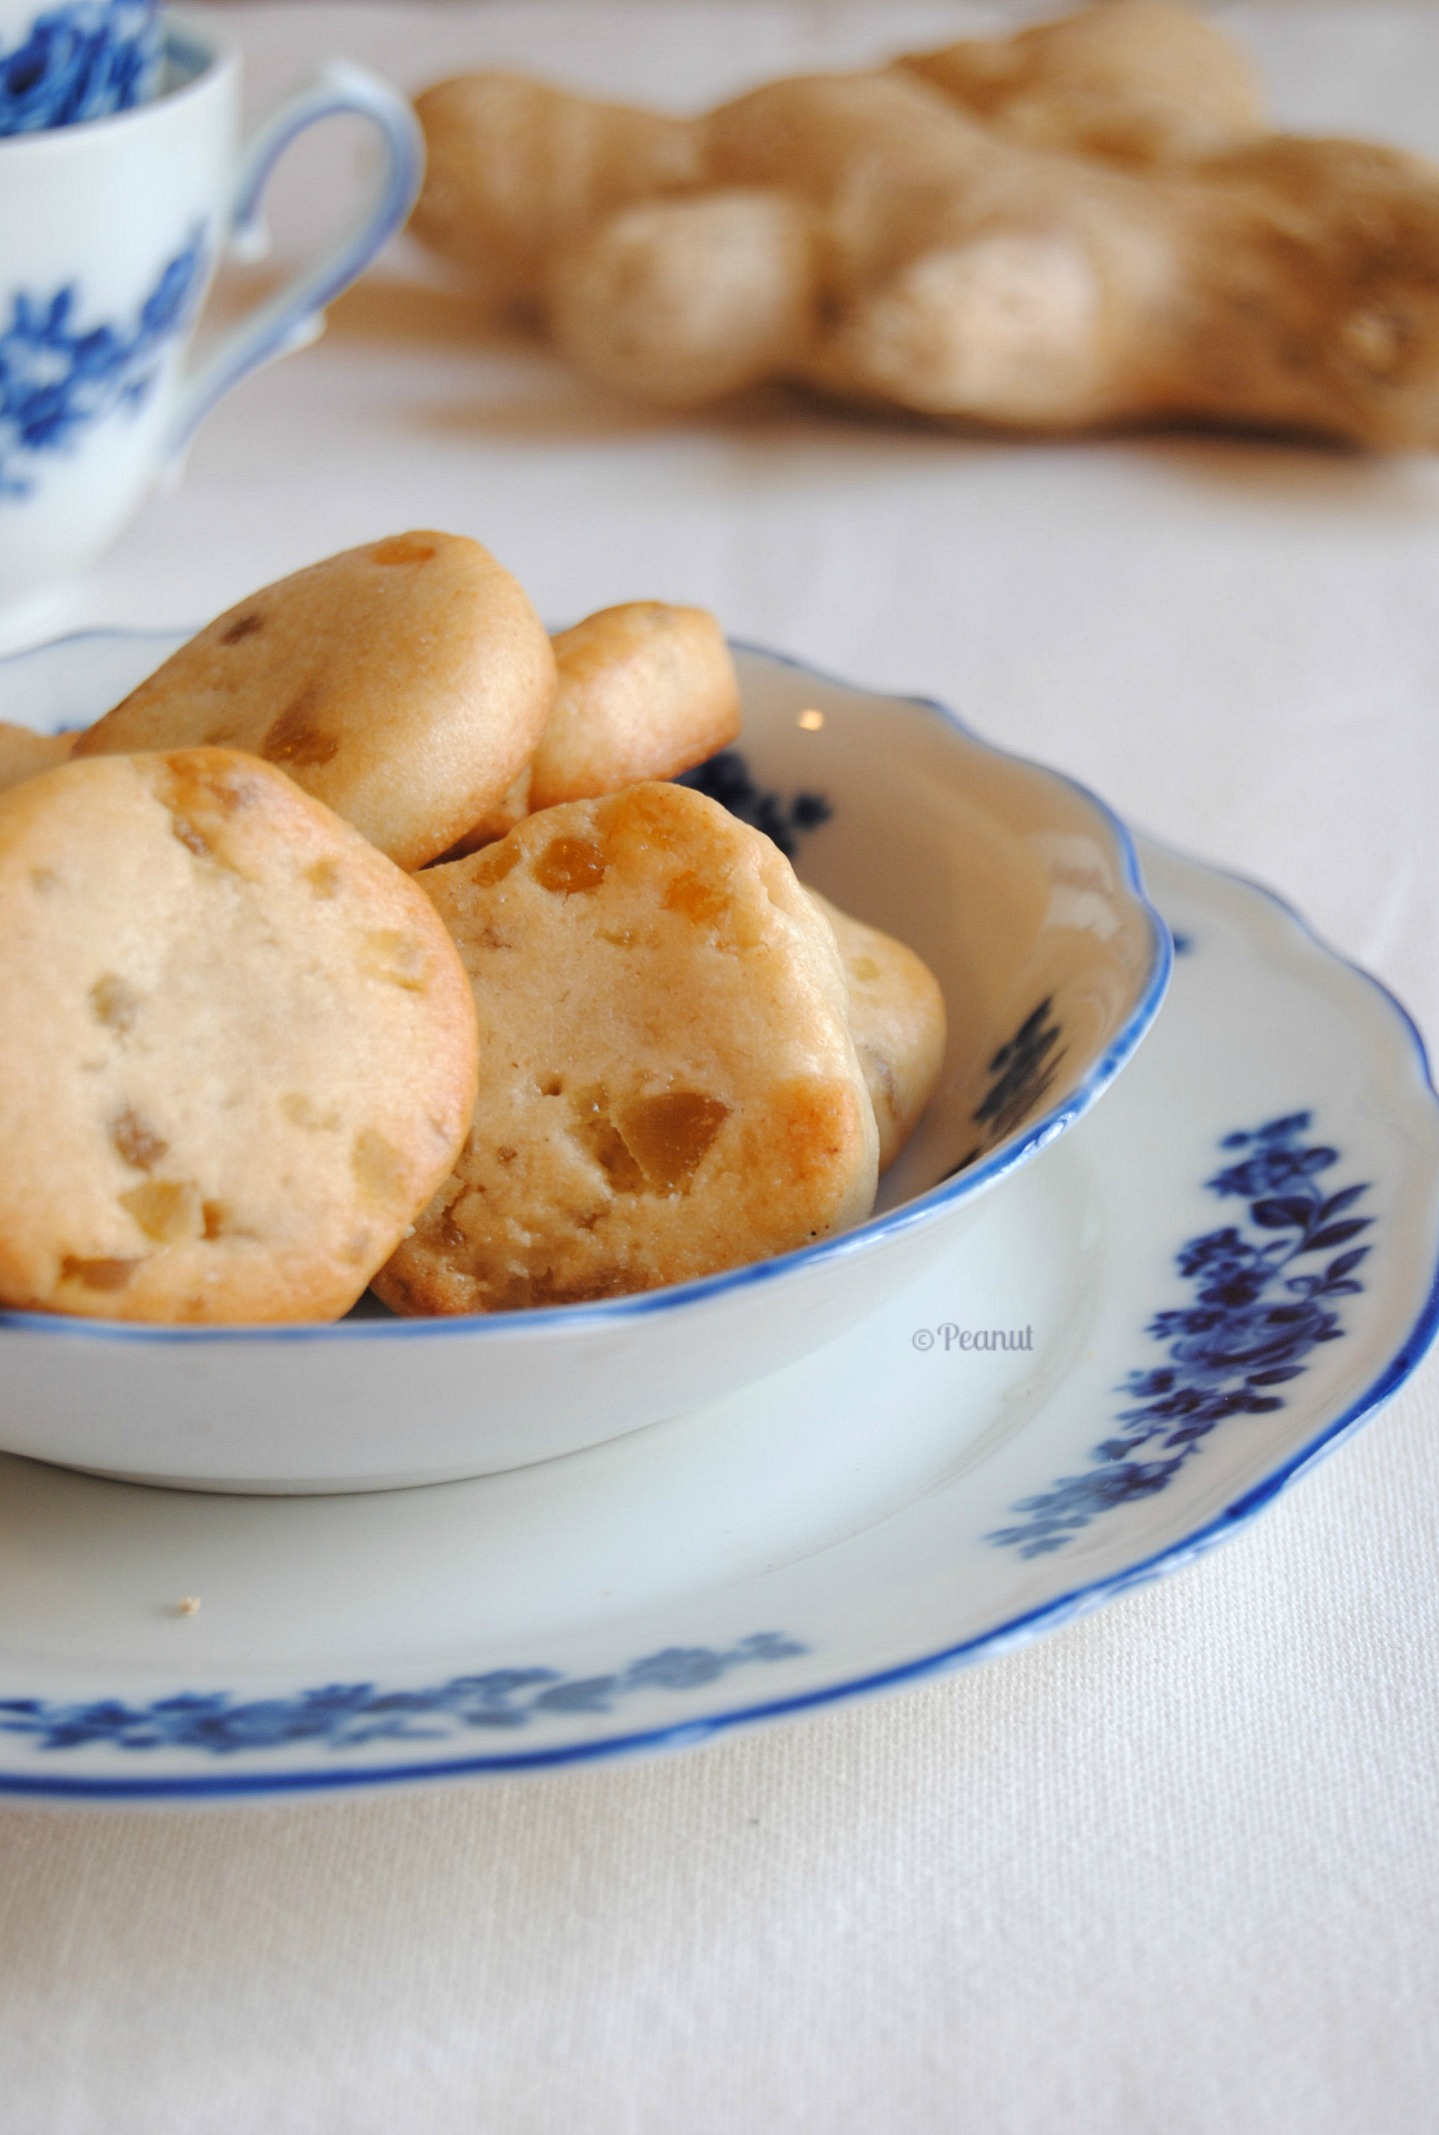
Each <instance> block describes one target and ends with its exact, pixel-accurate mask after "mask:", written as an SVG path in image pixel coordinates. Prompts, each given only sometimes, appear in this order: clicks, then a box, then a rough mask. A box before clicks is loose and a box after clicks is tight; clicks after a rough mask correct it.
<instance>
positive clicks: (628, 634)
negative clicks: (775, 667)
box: [529, 600, 740, 809]
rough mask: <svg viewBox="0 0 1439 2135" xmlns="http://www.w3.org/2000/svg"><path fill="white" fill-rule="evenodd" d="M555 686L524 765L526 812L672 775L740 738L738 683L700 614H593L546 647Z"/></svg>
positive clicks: (707, 618)
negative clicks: (549, 651)
mask: <svg viewBox="0 0 1439 2135" xmlns="http://www.w3.org/2000/svg"><path fill="white" fill-rule="evenodd" d="M554 646H555V666H556V669H557V671H558V677H559V680H558V685H557V687H556V690H555V702H554V709H553V710H552V711H551V713H550V716H549V718H548V720H547V721H546V722H545V730H544V732H543V734H541V736H540V740H539V746H538V747H537V748H536V750H535V753H534V756H533V758H532V759H531V763H530V792H529V805H530V807H531V808H532V809H535V808H555V807H558V806H559V805H560V803H561V802H562V801H583V800H594V799H597V798H598V797H599V795H600V794H602V793H618V792H619V791H620V790H621V788H622V787H624V786H634V785H638V784H639V783H640V781H641V780H642V779H659V778H676V777H678V775H679V773H680V772H681V771H688V770H689V769H690V767H691V765H692V764H700V763H703V762H704V760H705V758H706V757H707V756H713V754H714V752H715V750H716V749H722V748H724V747H725V745H726V743H727V742H731V741H733V740H734V738H735V736H736V734H738V732H739V725H740V708H739V684H738V682H737V681H736V680H735V671H734V661H733V660H732V659H731V658H730V654H729V647H728V646H727V645H726V643H725V641H724V634H723V632H722V631H721V629H720V627H719V624H718V623H717V622H716V621H715V619H714V617H713V616H712V615H710V614H709V613H708V612H707V610H705V609H704V608H673V607H670V606H669V605H668V603H666V602H665V601H661V600H632V601H626V602H625V603H624V605H623V606H621V607H618V608H601V609H600V610H599V612H598V614H596V615H587V616H586V617H585V619H584V621H583V622H582V623H576V624H575V626H574V628H573V629H572V630H562V631H561V632H560V634H559V636H558V637H557V638H556V639H555V641H554Z"/></svg>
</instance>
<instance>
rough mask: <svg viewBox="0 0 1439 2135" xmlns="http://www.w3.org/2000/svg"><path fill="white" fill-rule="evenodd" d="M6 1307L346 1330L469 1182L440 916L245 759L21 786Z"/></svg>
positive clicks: (3, 1148) (465, 1010)
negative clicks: (408, 1247) (375, 1283)
mask: <svg viewBox="0 0 1439 2135" xmlns="http://www.w3.org/2000/svg"><path fill="white" fill-rule="evenodd" d="M0 931H3V935H4V940H5V945H6V953H5V957H4V959H3V962H0V1088H3V1090H4V1092H5V1104H4V1107H3V1109H0V1301H3V1302H4V1303H6V1304H8V1305H12V1306H29V1307H34V1308H37V1309H39V1310H43V1311H56V1312H73V1313H90V1314H97V1315H100V1316H102V1317H105V1318H109V1319H125V1320H151V1321H210V1322H222V1321H252V1322H267V1321H282V1320H307V1319H332V1318H334V1317H336V1316H337V1315H338V1314H340V1313H342V1312H344V1311H345V1310H346V1309H347V1308H348V1307H349V1306H350V1305H351V1304H353V1303H354V1301H355V1299H356V1298H357V1297H358V1296H359V1295H360V1293H361V1291H362V1290H363V1289H364V1288H365V1285H366V1283H367V1282H368V1280H369V1278H370V1276H371V1275H372V1274H373V1272H374V1270H375V1269H376V1268H377V1267H378V1266H379V1265H380V1263H381V1262H382V1261H383V1260H385V1258H386V1257H387V1256H388V1254H389V1253H390V1252H391V1251H392V1250H393V1248H394V1246H395V1244H396V1243H397V1241H398V1240H399V1239H400V1238H401V1237H402V1236H403V1234H404V1232H405V1229H406V1227H407V1225H408V1224H409V1223H410V1222H411V1220H412V1218H413V1217H414V1215H415V1214H416V1212H417V1211H418V1210H419V1209H420V1208H422V1207H423V1206H424V1204H425V1202H426V1201H427V1200H428V1199H429V1197H430V1195H431V1194H432V1193H433V1192H434V1190H435V1187H436V1186H437V1185H438V1184H439V1182H440V1180H442V1179H443V1178H444V1177H445V1176H446V1174H447V1173H448V1171H449V1167H450V1165H451V1163H452V1162H453V1160H454V1158H455V1155H456V1153H457V1151H458V1150H459V1148H460V1147H461V1145H462V1143H463V1140H464V1135H465V1130H466V1127H467V1125H468V1122H469V1118H470V1112H471V1108H472V1106H473V1103H474V1092H475V1020H474V1009H473V1006H472V1005H471V998H470V989H469V986H468V984H467V982H466V978H465V973H464V971H463V969H462V967H461V965H460V962H459V959H458V957H457V956H456V954H455V952H454V949H453V947H452V946H451V943H450V941H449V938H448V936H447V935H446V933H445V930H444V928H443V926H442V925H441V924H440V923H439V921H438V919H437V917H436V914H435V910H434V907H433V905H432V904H431V903H430V902H429V900H428V899H427V898H426V897H425V895H424V893H423V892H422V891H421V890H419V889H418V888H417V887H416V885H415V884H414V882H413V881H412V880H411V879H410V878H409V877H408V876H406V875H404V874H402V873H401V872H400V870H399V869H398V868H397V867H395V866H394V865H393V864H392V863H391V862H390V861H388V860H387V859H385V857H384V855H383V854H382V853H377V852H376V851H375V849H374V847H373V846H371V845H369V844H367V843H366V841H365V840H364V839H363V838H362V837H361V836H360V834H359V832H358V831H356V830H352V829H351V828H350V826H349V825H348V824H347V823H342V822H341V821H340V820H339V818H338V817H337V816H335V815H332V814H331V813H330V811H329V810H328V809H327V808H324V807H322V806H321V805H320V804H319V803H318V802H317V801H313V800H311V799H310V798H309V797H308V795H306V794H303V793H301V791H300V790H299V788H298V787H297V786H295V785H293V784H292V783H291V782H290V780H289V779H287V778H286V777H284V776H283V774H282V773H281V772H279V771H276V770H272V769H271V768H270V767H269V766H268V765H266V764H262V763H260V762H258V761H257V760H256V759H255V758H254V757H249V756H242V755H240V754H239V753H237V752H235V751H232V750H228V749H194V750H185V751H179V752H176V753H174V754H170V755H163V756H160V755H155V756H117V757H105V758H99V759H96V760H93V761H85V762H73V761H72V762H71V763H68V764H64V765H62V766H61V767H60V768H59V769H58V770H54V771H48V772H46V773H44V774H43V775H42V776H40V777H38V778H33V779H30V780H27V782H26V783H25V784H24V785H22V786H16V787H14V788H12V790H11V791H10V792H9V793H7V794H4V795H0Z"/></svg>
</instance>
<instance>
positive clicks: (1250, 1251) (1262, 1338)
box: [988, 1112, 1374, 1557]
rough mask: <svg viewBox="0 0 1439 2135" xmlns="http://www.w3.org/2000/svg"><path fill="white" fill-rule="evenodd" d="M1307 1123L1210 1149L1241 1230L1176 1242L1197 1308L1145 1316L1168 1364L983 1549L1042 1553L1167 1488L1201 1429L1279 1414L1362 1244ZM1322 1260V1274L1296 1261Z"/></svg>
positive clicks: (1364, 1222)
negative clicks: (1220, 1162) (1083, 1457)
mask: <svg viewBox="0 0 1439 2135" xmlns="http://www.w3.org/2000/svg"><path fill="white" fill-rule="evenodd" d="M1312 1124H1313V1119H1312V1115H1311V1114H1310V1113H1308V1112H1288V1113H1285V1114H1284V1116H1283V1117H1282V1118H1280V1119H1271V1120H1269V1121H1267V1122H1266V1123H1265V1124H1264V1125H1263V1126H1262V1127H1253V1128H1242V1129H1240V1130H1238V1131H1237V1132H1235V1133H1233V1134H1228V1135H1226V1136H1225V1138H1224V1140H1223V1142H1222V1143H1221V1144H1220V1147H1221V1148H1223V1149H1227V1150H1230V1151H1232V1152H1234V1160H1233V1161H1232V1162H1231V1163H1229V1164H1226V1165H1225V1167H1224V1169H1223V1170H1222V1171H1219V1172H1216V1173H1215V1175H1214V1177H1213V1178H1212V1179H1207V1180H1206V1181H1205V1184H1206V1185H1207V1187H1208V1188H1209V1191H1210V1192H1211V1193H1214V1194H1217V1195H1219V1196H1220V1198H1221V1199H1235V1198H1237V1199H1240V1200H1244V1201H1247V1202H1248V1204H1249V1228H1247V1229H1241V1228H1240V1227H1239V1226H1238V1225H1237V1224H1226V1225H1225V1226H1224V1228H1223V1229H1221V1230H1217V1231H1206V1232H1204V1233H1203V1235H1202V1236H1200V1237H1197V1238H1191V1239H1190V1240H1189V1241H1188V1243H1187V1244H1185V1245H1183V1246H1181V1247H1180V1250H1179V1252H1178V1253H1177V1254H1176V1256H1175V1259H1176V1263H1177V1265H1178V1268H1179V1272H1180V1274H1181V1275H1182V1276H1184V1278H1185V1279H1186V1281H1188V1282H1191V1283H1193V1284H1194V1285H1195V1301H1194V1303H1193V1304H1191V1305H1183V1306H1179V1307H1177V1308H1175V1309H1172V1310H1168V1311H1164V1312H1158V1313H1156V1314H1155V1316H1154V1318H1153V1319H1152V1320H1151V1321H1150V1323H1149V1328H1148V1331H1149V1333H1150V1334H1151V1335H1153V1337H1154V1339H1155V1340H1156V1341H1158V1342H1163V1343H1165V1344H1166V1346H1167V1348H1168V1351H1169V1362H1168V1363H1167V1364H1163V1365H1160V1366H1159V1367H1158V1368H1157V1369H1154V1370H1149V1371H1133V1372H1131V1373H1130V1375H1129V1377H1128V1378H1127V1379H1126V1380H1125V1381H1124V1383H1123V1385H1122V1387H1121V1388H1120V1391H1121V1392H1122V1393H1125V1394H1128V1395H1130V1396H1131V1397H1132V1398H1133V1399H1134V1401H1135V1402H1136V1404H1137V1405H1136V1406H1134V1407H1132V1408H1125V1409H1121V1410H1120V1411H1119V1414H1118V1416H1117V1417H1116V1418H1115V1421H1116V1422H1117V1423H1118V1424H1119V1425H1120V1426H1121V1429H1120V1430H1119V1432H1118V1433H1117V1434H1116V1435H1115V1436H1113V1437H1110V1438H1106V1439H1105V1440H1104V1441H1103V1443H1102V1444H1100V1445H1097V1446H1096V1447H1095V1448H1094V1450H1093V1452H1092V1453H1091V1454H1090V1460H1091V1461H1092V1462H1093V1466H1092V1467H1090V1468H1088V1469H1086V1470H1085V1472H1084V1473H1083V1474H1082V1475H1066V1476H1063V1477H1061V1479H1060V1480H1059V1481H1058V1482H1056V1483H1055V1484H1054V1486H1053V1488H1052V1489H1049V1490H1046V1491H1044V1492H1042V1493H1041V1494H1040V1495H1038V1496H1036V1497H1026V1498H1021V1499H1020V1500H1019V1502H1018V1503H1017V1504H1016V1505H1014V1506H1013V1507H1012V1508H1011V1509H1012V1510H1013V1511H1015V1512H1019V1513H1023V1514H1024V1515H1025V1517H1024V1519H1023V1520H1022V1521H1021V1522H1020V1523H1019V1524H1018V1525H1016V1526H1013V1527H1001V1528H998V1529H996V1530H995V1531H994V1532H993V1533H992V1534H991V1535H990V1536H989V1537H988V1539H989V1540H990V1541H991V1542H995V1543H998V1544H999V1545H1001V1547H1010V1548H1015V1549H1017V1550H1018V1551H1019V1554H1020V1555H1021V1556H1022V1557H1039V1556H1044V1555H1046V1554H1048V1552H1050V1551H1051V1550H1056V1549H1062V1548H1063V1547H1064V1545H1065V1543H1066V1542H1068V1541H1069V1540H1070V1539H1071V1538H1072V1537H1073V1536H1074V1535H1075V1534H1076V1533H1077V1532H1078V1531H1079V1530H1080V1528H1082V1527H1087V1526H1088V1525H1089V1524H1090V1522H1091V1520H1094V1519H1097V1518H1098V1517H1099V1515H1100V1514H1101V1513H1105V1512H1109V1511H1111V1510H1112V1509H1113V1508H1114V1507H1115V1506H1116V1505H1125V1504H1129V1503H1131V1502H1132V1501H1133V1500H1134V1499H1135V1498H1144V1497H1151V1496H1153V1495H1154V1493H1155V1492H1156V1491H1159V1490H1166V1489H1168V1487H1169V1485H1170V1484H1171V1483H1172V1482H1173V1481H1174V1478H1175V1477H1176V1475H1178V1473H1179V1471H1180V1469H1181V1468H1182V1467H1183V1466H1184V1464H1185V1462H1186V1461H1188V1460H1191V1459H1192V1458H1193V1456H1194V1455H1195V1454H1196V1453H1197V1452H1198V1450H1199V1447H1200V1443H1201V1441H1202V1440H1203V1439H1205V1438H1207V1437H1208V1436H1209V1433H1210V1432H1211V1431H1213V1430H1216V1429H1217V1428H1218V1427H1219V1425H1220V1424H1222V1423H1227V1422H1228V1420H1229V1418H1230V1417H1231V1416H1244V1415H1248V1416H1263V1415H1267V1414H1269V1413H1271V1412H1272V1411H1273V1410H1275V1409H1279V1408H1283V1406H1284V1397H1283V1395H1282V1394H1279V1393H1277V1392H1276V1391H1275V1389H1276V1388H1277V1387H1280V1386H1283V1385H1285V1384H1286V1383H1287V1382H1288V1381H1289V1380H1291V1379H1297V1378H1299V1377H1300V1376H1301V1374H1302V1373H1303V1372H1305V1371H1307V1369H1308V1368H1309V1364H1310V1362H1311V1361H1312V1353H1313V1351H1314V1350H1315V1349H1316V1348H1317V1347H1318V1345H1319V1344H1320V1343H1321V1342H1337V1341H1339V1340H1340V1339H1341V1338H1342V1337H1343V1335H1344V1332H1345V1330H1344V1328H1343V1326H1342V1325H1341V1323H1340V1310H1339V1307H1338V1304H1337V1300H1339V1299H1340V1298H1344V1297H1352V1296H1353V1295H1354V1294H1355V1293H1356V1292H1357V1291H1360V1290H1362V1289H1363V1287H1364V1285H1363V1284H1362V1283H1361V1282H1359V1281H1358V1280H1357V1279H1356V1275H1355V1270H1356V1269H1357V1268H1358V1267H1359V1265H1360V1263H1361V1262H1362V1261H1363V1260H1364V1259H1365V1257H1366V1255H1367V1254H1368V1252H1369V1247H1368V1246H1367V1245H1355V1244H1354V1243H1353V1241H1354V1239H1356V1238H1357V1237H1358V1235H1359V1233H1360V1232H1361V1231H1364V1230H1367V1229H1368V1228H1369V1226H1370V1224H1371V1223H1372V1222H1373V1220H1374V1219H1373V1217H1372V1216H1359V1215H1355V1214H1354V1213H1353V1209H1354V1205H1355V1203H1356V1202H1357V1201H1358V1200H1359V1199H1360V1198H1361V1196H1362V1195H1364V1194H1366V1193H1367V1192H1368V1191H1369V1188H1368V1186H1367V1185H1358V1186H1342V1187H1340V1188H1339V1189H1338V1191H1337V1192H1333V1193H1331V1192H1328V1191H1326V1189H1325V1187H1324V1185H1323V1184H1322V1183H1321V1174H1323V1173H1324V1172H1327V1171H1329V1170H1331V1169H1332V1167H1333V1166H1334V1165H1335V1164H1337V1163H1338V1161H1339V1152H1338V1151H1337V1150H1336V1149H1331V1148H1330V1147H1329V1146H1328V1145H1327V1144H1326V1143H1324V1142H1311V1141H1309V1140H1307V1139H1306V1137H1307V1136H1308V1134H1309V1131H1310V1128H1311V1126H1312ZM1331 1253H1332V1254H1333V1255H1334V1258H1333V1259H1332V1260H1329V1261H1328V1262H1327V1264H1325V1265H1321V1266H1315V1265H1312V1264H1311V1265H1310V1266H1309V1267H1307V1268H1303V1269H1300V1268H1299V1267H1298V1266H1297V1263H1298V1262H1299V1261H1301V1260H1311V1256H1313V1255H1315V1254H1331ZM1146 1449H1149V1457H1148V1458H1147V1459H1140V1458H1138V1457H1137V1456H1138V1455H1140V1454H1142V1453H1144V1452H1145V1451H1146Z"/></svg>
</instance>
